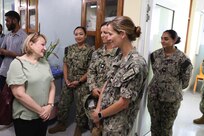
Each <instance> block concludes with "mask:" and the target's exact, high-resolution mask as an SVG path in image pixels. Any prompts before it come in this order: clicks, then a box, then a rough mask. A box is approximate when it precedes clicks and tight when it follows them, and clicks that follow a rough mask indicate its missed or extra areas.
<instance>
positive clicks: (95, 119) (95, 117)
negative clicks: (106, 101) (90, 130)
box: [91, 109, 100, 123]
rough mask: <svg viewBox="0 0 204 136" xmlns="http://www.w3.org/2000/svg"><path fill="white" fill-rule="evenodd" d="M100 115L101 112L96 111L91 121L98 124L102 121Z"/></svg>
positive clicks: (92, 114)
mask: <svg viewBox="0 0 204 136" xmlns="http://www.w3.org/2000/svg"><path fill="white" fill-rule="evenodd" d="M98 113H99V111H98V110H96V109H95V110H94V111H93V112H92V113H91V119H92V120H93V122H94V123H98V122H99V121H100V119H99V117H98Z"/></svg>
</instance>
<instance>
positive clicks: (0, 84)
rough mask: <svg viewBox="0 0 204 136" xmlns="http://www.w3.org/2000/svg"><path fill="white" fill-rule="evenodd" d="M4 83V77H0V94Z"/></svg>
mask: <svg viewBox="0 0 204 136" xmlns="http://www.w3.org/2000/svg"><path fill="white" fill-rule="evenodd" d="M5 83H6V77H4V76H1V75H0V92H1V91H2V90H3V88H4V85H5Z"/></svg>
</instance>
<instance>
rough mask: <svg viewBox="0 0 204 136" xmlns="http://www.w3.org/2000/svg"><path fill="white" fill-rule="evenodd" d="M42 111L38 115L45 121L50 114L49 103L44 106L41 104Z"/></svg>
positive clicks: (50, 107)
mask: <svg viewBox="0 0 204 136" xmlns="http://www.w3.org/2000/svg"><path fill="white" fill-rule="evenodd" d="M42 108H43V113H42V114H41V115H40V117H41V118H42V119H43V120H44V121H46V120H48V119H49V118H50V114H51V112H52V106H51V105H46V106H43V107H42Z"/></svg>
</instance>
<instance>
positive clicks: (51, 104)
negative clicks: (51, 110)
mask: <svg viewBox="0 0 204 136" xmlns="http://www.w3.org/2000/svg"><path fill="white" fill-rule="evenodd" d="M47 105H50V106H51V107H54V106H55V105H54V103H48V104H47Z"/></svg>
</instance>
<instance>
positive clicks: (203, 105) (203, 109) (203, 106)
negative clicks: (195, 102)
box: [200, 60, 204, 115]
mask: <svg viewBox="0 0 204 136" xmlns="http://www.w3.org/2000/svg"><path fill="white" fill-rule="evenodd" d="M202 68H203V69H202V72H203V73H204V60H203V63H202ZM201 93H202V96H201V97H202V98H201V102H200V111H201V112H202V113H203V115H204V80H203V85H202V88H201Z"/></svg>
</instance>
